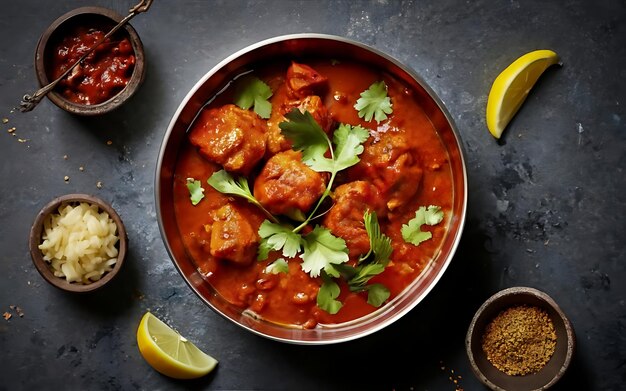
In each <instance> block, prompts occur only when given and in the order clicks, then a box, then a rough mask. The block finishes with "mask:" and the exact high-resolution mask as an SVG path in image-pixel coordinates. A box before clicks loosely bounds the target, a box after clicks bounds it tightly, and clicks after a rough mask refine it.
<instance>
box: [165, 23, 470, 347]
mask: <svg viewBox="0 0 626 391" xmlns="http://www.w3.org/2000/svg"><path fill="white" fill-rule="evenodd" d="M156 174H157V176H156V186H155V196H156V204H157V215H158V221H159V228H160V230H161V234H162V236H163V239H164V243H165V246H166V248H167V250H168V252H169V253H170V255H171V257H172V260H173V262H174V265H175V266H176V268H177V269H178V271H179V272H180V274H181V275H182V276H183V278H184V280H185V282H186V283H187V284H188V285H189V286H190V288H191V289H192V290H193V291H194V292H195V293H196V294H197V295H198V296H199V297H200V298H201V299H202V300H203V301H204V302H205V303H206V304H207V305H208V306H210V307H211V308H212V309H213V310H215V311H216V312H217V313H218V314H220V315H222V316H224V317H225V318H226V319H228V320H230V321H232V322H233V323H235V324H237V325H238V326H240V327H242V328H244V329H246V330H248V331H251V332H253V333H255V334H258V335H260V336H263V337H267V338H270V339H273V340H277V341H281V342H288V343H297V344H329V343H337V342H344V341H348V340H352V339H355V338H360V337H363V336H366V335H368V334H371V333H373V332H375V331H377V330H380V329H382V328H384V327H386V326H387V325H389V324H390V323H392V322H394V321H396V320H397V319H399V318H400V317H402V316H403V315H404V314H406V313H407V312H408V311H410V310H411V309H412V308H413V307H415V306H416V305H417V304H418V303H419V302H420V301H421V300H422V299H423V298H424V297H425V296H426V295H427V294H428V293H429V292H430V291H431V290H432V288H433V287H434V286H435V285H436V283H437V282H438V281H439V279H440V278H441V276H442V275H443V273H444V272H445V270H446V268H447V267H448V265H449V264H450V262H451V260H452V257H453V255H454V252H455V250H456V247H457V245H458V243H459V240H460V236H461V232H462V229H463V225H464V221H465V210H466V202H467V184H466V182H467V179H466V172H465V165H464V161H463V153H462V149H461V146H460V143H459V139H458V136H457V134H456V129H455V127H454V124H453V121H452V120H451V118H450V115H449V114H448V113H447V111H446V109H445V107H444V105H443V103H442V102H441V101H440V100H439V99H438V98H437V96H436V94H435V93H434V92H433V91H432V90H431V89H430V88H429V87H428V86H427V85H426V83H425V82H424V81H423V80H421V78H420V77H419V76H417V75H416V74H414V73H413V72H412V71H411V70H410V69H408V68H406V67H405V66H404V65H402V64H400V63H399V62H398V61H396V60H395V59H393V58H391V57H389V56H387V55H386V54H384V53H381V52H379V51H377V50H375V49H372V48H370V47H368V46H366V45H363V44H361V43H358V42H355V41H351V40H349V39H345V38H341V37H335V36H330V35H323V34H294V35H286V36H281V37H275V38H271V39H268V40H265V41H262V42H259V43H256V44H254V45H251V46H249V47H247V48H244V49H242V50H240V51H239V52H236V53H234V54H233V55H231V56H229V57H228V58H226V59H224V60H223V61H222V62H220V63H219V64H218V65H216V66H215V67H214V68H213V69H211V70H210V71H209V72H207V74H206V75H205V76H204V77H203V78H201V79H200V80H199V81H198V82H197V83H196V85H195V86H194V87H193V88H192V90H191V91H190V92H189V93H188V94H187V96H186V97H185V98H184V100H183V102H182V103H181V105H180V106H179V108H178V110H177V111H176V113H175V114H174V116H173V118H172V120H171V122H170V125H169V127H168V129H167V132H166V134H165V136H164V139H163V143H162V146H161V150H160V154H159V160H158V164H157V170H156Z"/></svg>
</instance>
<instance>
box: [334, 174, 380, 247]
mask: <svg viewBox="0 0 626 391" xmlns="http://www.w3.org/2000/svg"><path fill="white" fill-rule="evenodd" d="M333 201H334V204H333V207H332V208H331V209H330V211H329V212H328V213H327V214H326V216H325V217H324V226H326V227H327V228H328V229H330V231H331V232H332V233H333V234H334V235H336V236H339V237H340V238H343V239H344V240H345V241H346V245H347V246H348V251H349V255H350V256H351V257H354V256H358V255H360V254H366V253H367V252H368V251H369V250H370V240H369V236H368V235H367V231H366V230H365V223H364V221H363V215H364V214H365V211H366V210H370V211H375V212H376V214H377V215H378V217H379V218H380V217H381V216H384V215H385V203H384V201H383V199H382V198H381V195H380V192H379V191H378V189H377V188H376V187H375V186H373V185H371V184H370V183H368V182H365V181H355V182H349V183H346V184H343V185H341V186H338V187H337V188H336V189H335V192H334V195H333Z"/></svg>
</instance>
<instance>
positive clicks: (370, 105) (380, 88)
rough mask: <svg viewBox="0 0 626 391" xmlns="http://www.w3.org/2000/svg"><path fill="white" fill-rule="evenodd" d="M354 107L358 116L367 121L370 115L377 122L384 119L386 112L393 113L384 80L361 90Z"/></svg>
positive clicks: (370, 118)
mask: <svg viewBox="0 0 626 391" xmlns="http://www.w3.org/2000/svg"><path fill="white" fill-rule="evenodd" d="M354 108H355V109H356V110H358V112H359V118H364V119H365V120H366V121H368V122H369V121H371V120H372V117H374V119H375V120H376V122H377V123H380V122H381V121H384V120H386V119H387V114H391V113H393V105H392V104H391V99H390V98H389V97H388V96H387V85H386V84H385V82H384V81H382V80H381V81H379V82H378V83H374V84H372V85H371V86H370V87H369V88H368V89H367V90H365V91H363V92H361V97H360V98H359V99H358V100H357V101H356V104H355V105H354Z"/></svg>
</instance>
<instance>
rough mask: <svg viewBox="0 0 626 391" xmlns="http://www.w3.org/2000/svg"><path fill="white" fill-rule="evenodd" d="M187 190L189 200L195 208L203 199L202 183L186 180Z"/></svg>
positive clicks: (196, 180) (191, 179)
mask: <svg viewBox="0 0 626 391" xmlns="http://www.w3.org/2000/svg"><path fill="white" fill-rule="evenodd" d="M187 189H189V199H190V200H191V204H192V205H194V206H196V205H198V203H199V202H200V201H202V199H203V198H204V189H203V188H202V182H201V181H200V180H198V179H194V178H187Z"/></svg>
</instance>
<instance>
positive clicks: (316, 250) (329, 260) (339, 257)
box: [300, 225, 348, 277]
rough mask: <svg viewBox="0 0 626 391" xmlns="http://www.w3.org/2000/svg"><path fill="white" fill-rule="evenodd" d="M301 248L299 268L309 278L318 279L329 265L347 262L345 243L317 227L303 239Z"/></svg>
mask: <svg viewBox="0 0 626 391" xmlns="http://www.w3.org/2000/svg"><path fill="white" fill-rule="evenodd" d="M303 247H304V253H303V254H302V255H300V257H301V258H302V264H301V267H302V270H303V271H304V272H305V273H309V275H310V276H311V277H318V276H319V275H320V272H321V271H322V270H324V269H325V268H326V267H327V266H329V265H332V264H341V263H344V262H346V261H348V247H347V246H346V241H345V240H343V239H342V238H338V237H336V236H334V235H333V234H332V233H331V232H330V231H329V230H328V229H327V228H324V227H321V226H319V225H318V226H316V227H315V228H314V229H313V231H311V232H309V233H308V234H307V235H306V236H305V237H304V243H303Z"/></svg>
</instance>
